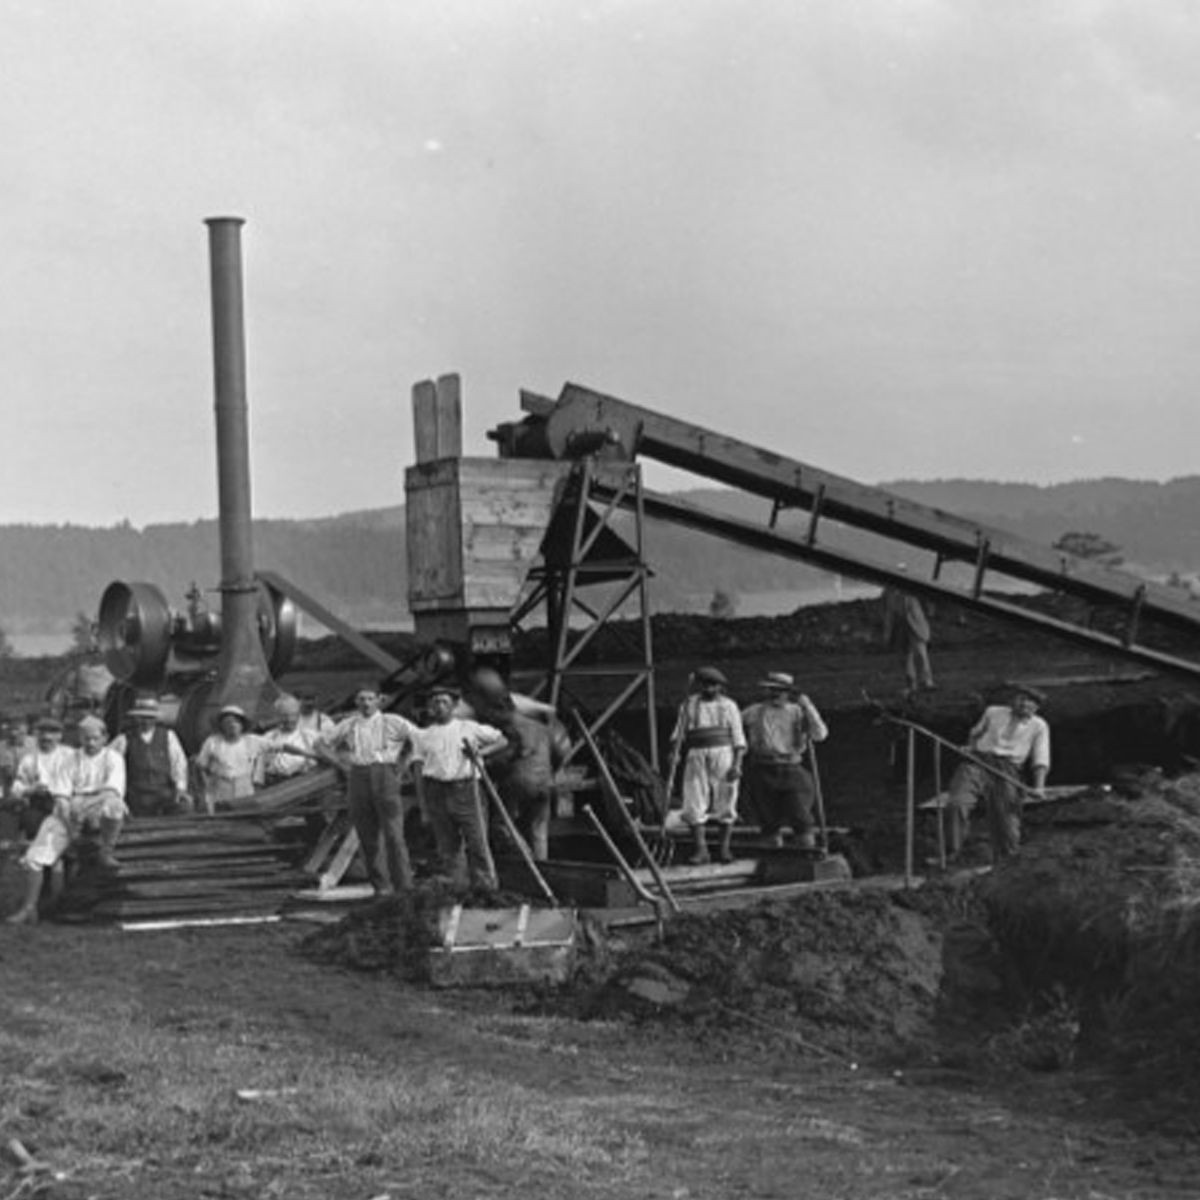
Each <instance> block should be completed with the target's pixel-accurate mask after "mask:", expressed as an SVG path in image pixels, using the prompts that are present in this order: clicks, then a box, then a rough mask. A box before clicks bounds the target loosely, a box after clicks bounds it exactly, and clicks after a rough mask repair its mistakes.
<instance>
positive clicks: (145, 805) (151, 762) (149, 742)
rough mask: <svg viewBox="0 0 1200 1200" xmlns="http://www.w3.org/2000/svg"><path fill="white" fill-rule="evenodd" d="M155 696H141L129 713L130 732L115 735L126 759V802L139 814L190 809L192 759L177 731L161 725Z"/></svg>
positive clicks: (115, 746)
mask: <svg viewBox="0 0 1200 1200" xmlns="http://www.w3.org/2000/svg"><path fill="white" fill-rule="evenodd" d="M159 714H160V708H159V704H158V699H157V697H155V696H138V697H137V698H136V699H135V700H134V702H133V706H132V707H131V708H130V710H129V712H128V713H127V714H126V716H127V717H128V718H129V722H130V724H131V725H132V727H133V728H132V729H131V731H130V732H129V733H123V734H121V735H119V736H118V737H116V738H114V739H113V743H112V748H113V752H114V753H115V754H119V755H120V756H121V757H122V758H123V759H124V760H125V804H126V806H127V807H128V809H129V811H130V812H131V813H132V814H133V816H135V817H167V816H172V815H174V814H176V813H184V812H189V811H190V810H191V807H192V801H191V797H190V796H189V795H188V762H187V755H186V754H185V753H184V749H183V746H182V745H181V744H180V741H179V738H178V737H176V735H175V731H174V730H172V729H168V728H167V727H166V726H165V725H160V724H159V721H158V718H159Z"/></svg>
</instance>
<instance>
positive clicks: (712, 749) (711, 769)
mask: <svg viewBox="0 0 1200 1200" xmlns="http://www.w3.org/2000/svg"><path fill="white" fill-rule="evenodd" d="M732 766H733V747H732V746H706V747H699V748H697V749H695V750H689V751H688V752H687V757H686V758H685V759H684V760H683V812H682V814H681V815H682V817H683V819H684V821H686V822H687V824H689V825H693V826H694V825H703V824H704V823H705V821H707V820H708V818H709V814H710V813H711V814H712V816H713V818H714V819H715V820H716V821H718V822H719V823H720V824H722V825H732V824H733V823H734V822H735V821H736V820H737V797H738V784H737V780H729V779H727V778H726V776H727V775H728V774H729V768H730V767H732Z"/></svg>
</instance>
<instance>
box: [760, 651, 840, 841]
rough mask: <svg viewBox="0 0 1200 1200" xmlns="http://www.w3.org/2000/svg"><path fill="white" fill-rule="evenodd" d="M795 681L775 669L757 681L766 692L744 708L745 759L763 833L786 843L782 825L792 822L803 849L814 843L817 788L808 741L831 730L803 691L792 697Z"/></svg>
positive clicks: (816, 740)
mask: <svg viewBox="0 0 1200 1200" xmlns="http://www.w3.org/2000/svg"><path fill="white" fill-rule="evenodd" d="M795 685H796V681H795V680H794V679H793V678H792V676H791V675H789V674H787V673H786V672H784V671H772V672H770V673H769V674H768V675H767V676H766V678H765V679H763V680H762V682H761V683H760V684H759V685H758V686H759V690H760V691H761V692H762V694H763V700H762V701H761V703H759V704H752V705H751V706H750V707H749V708H748V709H746V711H745V712H744V713H743V714H742V719H743V721H744V723H745V726H746V740H747V742H748V743H749V749H748V751H747V757H746V763H747V769H748V781H749V788H750V796H751V800H752V803H753V805H754V808H755V809H756V810H757V813H758V820H759V825H760V827H761V828H762V831H763V833H764V834H766V835H767V836H768V837H769V838H771V839H772V841H773V842H774V843H775V845H777V846H782V845H783V834H782V833H781V830H782V828H783V826H784V825H790V826H791V827H792V830H793V832H794V833H795V835H796V844H797V845H798V846H799V847H800V849H802V850H812V849H814V848H815V846H816V837H815V836H814V834H813V804H814V801H815V799H816V789H815V787H814V784H813V777H812V775H811V774H810V773H809V771H808V770H807V768H806V767H805V766H804V755H805V752H806V751H807V750H808V748H809V743H810V742H823V741H824V740H825V739H826V738H827V737H828V736H829V730H828V728H827V727H826V725H825V722H824V721H823V720H822V719H821V714H820V713H819V712H817V707H816V705H815V704H813V702H812V701H811V700H810V699H809V698H808V697H807V696H806V695H804V694H803V693H801V694H800V695H799V696H798V697H797V699H796V700H794V701H793V699H792V694H793V691H794V689H795Z"/></svg>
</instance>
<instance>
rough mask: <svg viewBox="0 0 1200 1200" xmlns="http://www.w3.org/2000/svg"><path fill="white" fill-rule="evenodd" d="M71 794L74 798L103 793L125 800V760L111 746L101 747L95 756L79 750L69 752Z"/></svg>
mask: <svg viewBox="0 0 1200 1200" xmlns="http://www.w3.org/2000/svg"><path fill="white" fill-rule="evenodd" d="M70 753H71V754H72V756H73V759H74V761H73V762H72V764H71V782H72V787H71V793H72V795H75V796H99V795H102V794H103V793H105V792H109V793H111V794H112V795H115V796H117V797H119V798H120V799H124V798H125V759H124V757H123V756H122V755H120V754H118V753H117V752H116V751H115V750H114V749H113V748H112V747H111V746H101V747H100V749H99V750H98V751H97V752H96V753H95V754H88V753H87V751H86V750H83V749H79V750H73V751H71V752H70Z"/></svg>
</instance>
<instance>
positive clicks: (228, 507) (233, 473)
mask: <svg viewBox="0 0 1200 1200" xmlns="http://www.w3.org/2000/svg"><path fill="white" fill-rule="evenodd" d="M204 223H205V224H206V225H207V226H208V245H209V262H210V265H211V273H212V324H213V379H214V385H215V392H216V406H215V407H216V418H217V503H218V511H219V517H220V533H221V626H222V634H221V651H220V654H219V656H218V658H217V676H216V680H215V682H214V683H213V686H212V691H211V692H210V693H209V698H208V702H207V704H206V706H205V707H206V709H207V710H208V712H209V714H210V715H211V714H215V712H216V710H217V709H219V708H220V707H221V706H222V705H225V704H238V705H240V706H241V707H242V708H244V709H245V710H246V712H247V713H248V714H249V716H250V717H251V719H255V718H256V717H257V718H262V717H265V716H266V715H267V710H268V709H269V708H270V706H271V705H272V704H273V703H274V701H275V699H276V698H277V697H278V695H279V689H278V688H277V687H276V685H275V682H274V681H273V680H272V678H271V672H270V669H269V668H268V666H267V661H266V657H265V655H264V653H263V646H262V636H261V634H260V630H259V596H260V592H259V586H258V582H257V580H256V579H255V576H254V541H253V530H252V526H251V516H250V427H249V415H248V410H247V405H246V333H245V320H244V315H243V305H242V246H241V229H242V226H243V225H244V224H245V221H244V220H243V219H242V218H241V217H209V218H208V219H207V220H206V221H205V222H204Z"/></svg>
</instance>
